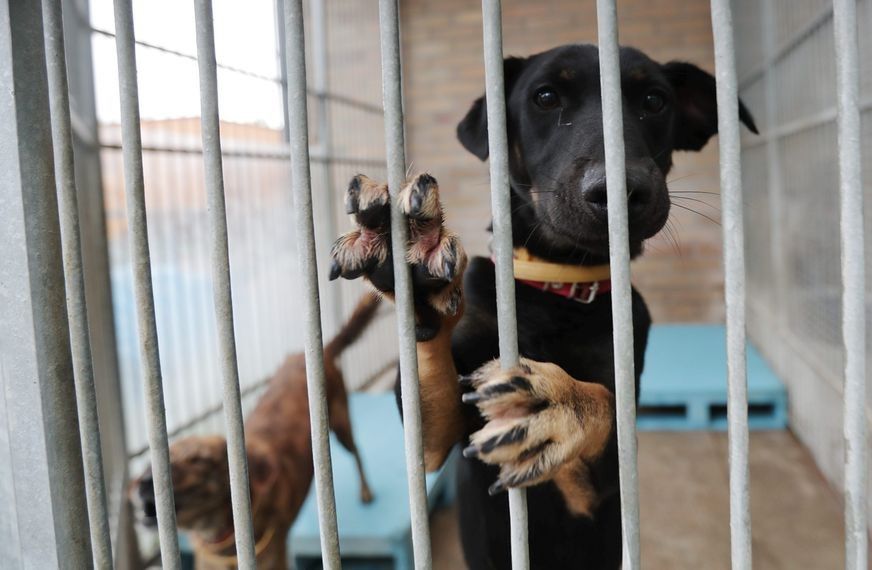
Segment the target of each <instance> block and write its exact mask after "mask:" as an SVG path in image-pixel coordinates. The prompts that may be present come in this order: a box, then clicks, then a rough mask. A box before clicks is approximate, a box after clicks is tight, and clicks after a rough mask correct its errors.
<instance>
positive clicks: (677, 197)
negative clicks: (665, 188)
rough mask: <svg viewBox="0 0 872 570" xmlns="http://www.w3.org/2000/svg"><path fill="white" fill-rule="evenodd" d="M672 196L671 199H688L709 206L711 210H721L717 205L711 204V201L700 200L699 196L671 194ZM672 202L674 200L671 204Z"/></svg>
mask: <svg viewBox="0 0 872 570" xmlns="http://www.w3.org/2000/svg"><path fill="white" fill-rule="evenodd" d="M672 198H673V200H689V201H691V202H698V203H700V204H704V205H706V206H708V207H709V208H711V209H713V210H717V211H718V212H720V211H721V208H720V207H719V206H717V205H715V204H712V203H711V202H706V201H705V200H700V199H699V198H691V197H689V196H673V197H672ZM674 203H675V202H673V204H674Z"/></svg>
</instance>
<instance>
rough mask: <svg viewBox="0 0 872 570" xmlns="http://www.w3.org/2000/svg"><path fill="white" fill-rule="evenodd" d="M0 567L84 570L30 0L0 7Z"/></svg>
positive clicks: (75, 434)
mask: <svg viewBox="0 0 872 570" xmlns="http://www.w3.org/2000/svg"><path fill="white" fill-rule="evenodd" d="M0 74H2V77H3V89H0V133H2V134H0V212H3V213H4V217H3V223H2V224H0V243H2V244H3V248H4V250H3V254H2V255H0V330H2V331H3V333H2V335H0V504H2V505H3V509H4V511H3V515H2V516H0V567H3V568H18V567H23V568H58V567H64V568H90V567H92V565H93V558H92V554H91V540H90V535H89V533H88V513H87V505H86V500H85V494H86V493H85V481H84V469H83V465H82V448H81V440H80V437H79V425H78V417H77V413H76V405H75V402H76V392H75V388H74V386H73V382H72V378H73V363H72V356H71V352H70V328H69V323H68V319H67V307H66V303H65V302H64V298H65V290H64V275H63V261H62V253H61V250H62V246H61V235H60V231H59V220H58V204H57V188H56V186H55V178H54V163H53V160H52V142H51V131H52V129H51V124H50V118H49V115H50V111H49V109H50V105H49V96H48V83H47V73H46V58H45V38H44V37H43V15H42V10H41V6H40V3H39V2H0Z"/></svg>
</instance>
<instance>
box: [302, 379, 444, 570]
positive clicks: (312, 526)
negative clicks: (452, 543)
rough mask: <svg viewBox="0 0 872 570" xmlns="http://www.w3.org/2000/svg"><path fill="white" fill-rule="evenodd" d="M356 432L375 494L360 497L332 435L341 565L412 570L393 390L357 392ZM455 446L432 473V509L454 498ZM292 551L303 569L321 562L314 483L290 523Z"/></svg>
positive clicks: (429, 483) (358, 568)
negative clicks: (369, 499) (366, 500)
mask: <svg viewBox="0 0 872 570" xmlns="http://www.w3.org/2000/svg"><path fill="white" fill-rule="evenodd" d="M350 403H351V417H352V422H353V425H354V438H355V440H356V441H357V445H358V447H359V449H360V452H361V454H362V457H363V463H364V468H365V469H366V474H367V476H368V478H369V483H370V486H371V488H372V491H373V494H374V495H375V500H374V501H373V502H372V503H370V504H368V505H364V504H363V503H361V502H360V498H359V495H360V488H359V484H358V478H357V470H356V469H355V467H354V460H353V458H352V457H351V455H350V454H349V453H348V452H346V451H345V450H344V449H343V448H342V446H340V445H339V442H338V441H336V440H335V438H334V437H332V436H331V446H330V448H331V451H332V456H333V478H334V484H335V489H336V511H337V513H336V514H337V520H338V524H339V547H340V551H341V553H342V567H343V568H349V569H355V570H362V569H367V570H370V569H377V568H378V569H390V568H394V569H396V570H411V569H412V568H414V565H413V563H412V540H411V539H412V536H411V532H412V528H411V523H410V514H409V493H408V485H407V482H406V463H405V459H404V457H403V430H402V424H401V423H400V417H399V412H398V410H397V404H396V401H395V399H394V395H393V394H392V393H389V394H352V395H351V402H350ZM455 455H456V450H455V452H454V453H453V454H452V456H451V458H450V459H449V462H448V463H446V466H445V467H443V468H442V470H440V471H439V472H438V473H433V474H430V475H428V476H427V494H428V498H429V504H430V509H431V510H432V509H433V508H435V507H437V506H440V505H442V504H445V503H446V502H448V501H450V500H451V495H452V492H453V488H454V484H453V480H452V475H453V465H454V460H455ZM290 551H291V555H292V556H293V557H294V559H295V561H296V564H297V569H298V570H308V569H312V568H321V543H320V538H319V535H318V514H317V510H316V505H315V493H314V485H313V489H312V492H310V493H309V497H308V499H306V503H305V504H304V505H303V509H302V511H301V512H300V515H299V517H298V518H297V522H296V524H294V527H293V529H291V538H290Z"/></svg>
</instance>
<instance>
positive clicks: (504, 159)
mask: <svg viewBox="0 0 872 570" xmlns="http://www.w3.org/2000/svg"><path fill="white" fill-rule="evenodd" d="M481 9H482V28H483V30H482V35H483V39H484V71H485V100H486V101H487V125H488V128H487V134H488V154H489V156H488V162H489V168H490V183H491V210H492V217H493V235H494V239H493V248H494V257H495V259H496V278H497V323H498V326H499V345H500V365H501V366H502V367H503V368H504V369H508V368H512V367H514V366H517V364H518V356H519V355H518V323H517V320H516V314H515V276H514V271H513V257H514V255H513V247H512V243H513V242H512V196H511V193H512V190H511V188H510V186H509V143H508V135H507V134H506V89H505V78H504V77H503V23H502V6H501V3H500V0H482V4H481ZM509 521H510V533H511V539H512V568H513V569H514V570H523V569H526V568H529V567H530V549H529V544H528V536H527V492H526V490H524V489H509Z"/></svg>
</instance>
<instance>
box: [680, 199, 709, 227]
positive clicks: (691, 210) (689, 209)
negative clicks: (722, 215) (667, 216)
mask: <svg viewBox="0 0 872 570" xmlns="http://www.w3.org/2000/svg"><path fill="white" fill-rule="evenodd" d="M672 205H673V206H677V207H679V208H681V209H682V210H687V211H688V212H693V213H694V214H696V215H698V216H702V217H703V218H705V219H707V220H708V221H710V222H711V223H713V224H715V225H717V226H719V225H721V223H720V222H719V221H717V220H715V219H714V218H712V217H711V216H707V215H705V214H703V213H702V212H699V211H697V210H694V209H693V208H689V207H687V206H683V205H681V204H678V203H676V202H673V203H672Z"/></svg>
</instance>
